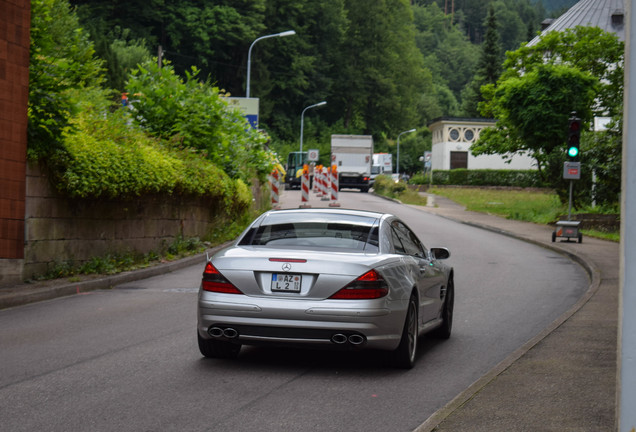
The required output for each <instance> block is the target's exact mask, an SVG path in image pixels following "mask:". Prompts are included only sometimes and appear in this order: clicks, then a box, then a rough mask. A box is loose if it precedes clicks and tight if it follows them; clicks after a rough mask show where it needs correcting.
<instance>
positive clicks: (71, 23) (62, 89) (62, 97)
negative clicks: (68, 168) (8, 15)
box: [28, 0, 103, 159]
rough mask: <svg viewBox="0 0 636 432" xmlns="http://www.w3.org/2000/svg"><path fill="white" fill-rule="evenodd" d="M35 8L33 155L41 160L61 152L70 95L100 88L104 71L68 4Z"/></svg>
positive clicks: (41, 0)
mask: <svg viewBox="0 0 636 432" xmlns="http://www.w3.org/2000/svg"><path fill="white" fill-rule="evenodd" d="M31 8H32V9H31V16H32V20H31V51H30V64H29V110H28V116H29V125H28V135H29V148H28V155H29V158H32V159H39V158H47V157H49V156H51V155H52V154H53V153H54V152H55V151H57V150H60V149H61V147H60V141H61V139H60V138H61V135H62V131H63V129H64V128H65V127H66V126H67V125H68V124H69V116H70V115H71V110H72V104H71V101H70V96H69V90H70V89H73V88H77V87H79V88H82V87H84V88H90V87H94V86H99V85H100V84H101V82H102V80H103V76H102V72H103V69H102V61H101V60H100V59H98V58H96V57H95V56H94V49H93V44H92V43H91V41H90V40H89V38H88V34H87V33H86V32H84V31H83V30H82V28H81V27H80V26H79V22H78V19H77V16H76V15H75V14H74V13H73V12H72V11H71V10H70V8H69V5H68V2H67V0H33V1H32V2H31Z"/></svg>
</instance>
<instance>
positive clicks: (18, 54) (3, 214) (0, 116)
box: [0, 0, 31, 282]
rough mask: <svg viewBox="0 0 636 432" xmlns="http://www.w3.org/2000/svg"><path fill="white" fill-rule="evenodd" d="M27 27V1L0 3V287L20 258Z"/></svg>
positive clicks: (18, 268) (11, 276)
mask: <svg viewBox="0 0 636 432" xmlns="http://www.w3.org/2000/svg"><path fill="white" fill-rule="evenodd" d="M30 21H31V3H30V1H29V0H0V282H2V281H6V280H12V279H15V278H16V276H17V275H19V274H20V272H21V266H22V258H23V257H24V205H25V189H26V187H25V185H26V180H25V168H26V148H27V102H28V93H29V28H30Z"/></svg>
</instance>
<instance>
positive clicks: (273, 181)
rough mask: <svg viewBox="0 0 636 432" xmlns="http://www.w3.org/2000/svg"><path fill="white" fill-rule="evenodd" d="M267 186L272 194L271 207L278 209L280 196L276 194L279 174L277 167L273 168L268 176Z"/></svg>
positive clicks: (278, 186)
mask: <svg viewBox="0 0 636 432" xmlns="http://www.w3.org/2000/svg"><path fill="white" fill-rule="evenodd" d="M269 186H270V190H271V196H272V208H273V209H279V208H280V197H279V195H278V190H279V188H280V175H279V173H278V170H277V169H274V171H272V173H271V174H270V176H269Z"/></svg>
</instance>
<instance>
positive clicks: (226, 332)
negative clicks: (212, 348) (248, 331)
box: [223, 327, 238, 339]
mask: <svg viewBox="0 0 636 432" xmlns="http://www.w3.org/2000/svg"><path fill="white" fill-rule="evenodd" d="M223 336H225V337H226V338H228V339H234V338H235V337H237V336H238V332H237V331H236V330H234V329H233V328H231V327H228V328H226V329H225V330H223Z"/></svg>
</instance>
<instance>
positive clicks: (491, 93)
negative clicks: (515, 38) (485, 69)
mask: <svg viewBox="0 0 636 432" xmlns="http://www.w3.org/2000/svg"><path fill="white" fill-rule="evenodd" d="M623 52H624V44H623V43H622V42H620V41H619V40H618V38H617V37H616V35H614V34H611V33H607V32H605V31H603V30H601V29H599V28H597V27H581V26H579V27H576V28H574V29H568V30H565V31H563V32H549V33H548V34H546V35H544V36H543V37H542V38H541V39H540V40H539V42H538V43H537V44H535V45H532V46H528V45H525V46H523V47H521V48H519V49H518V50H516V51H513V52H508V53H506V60H505V62H504V72H503V73H502V75H501V77H500V78H499V80H498V81H497V84H489V85H486V86H483V87H482V93H483V96H484V102H482V103H480V105H479V107H480V112H481V114H482V115H484V116H489V117H495V118H497V120H498V125H497V128H496V129H490V130H486V131H484V132H485V133H482V135H481V137H480V140H479V142H477V143H476V144H475V145H474V146H473V147H471V151H473V153H474V154H481V153H485V154H502V155H504V154H508V153H515V152H518V151H532V152H534V153H533V155H534V157H535V158H536V159H537V163H538V166H539V168H540V169H542V175H543V176H544V178H545V179H546V180H548V181H550V182H551V183H552V184H554V185H555V187H556V188H557V191H558V192H559V193H560V196H561V198H562V199H564V198H565V192H564V187H565V184H564V183H563V182H562V181H561V180H559V179H560V178H561V177H562V175H561V172H560V167H561V164H562V162H563V160H564V157H563V155H562V154H560V153H559V152H554V150H555V149H556V148H564V146H563V144H564V142H565V137H564V136H563V134H564V133H565V132H564V131H565V129H566V125H567V118H568V117H569V115H570V112H571V111H577V115H578V116H579V117H582V118H583V119H584V120H585V121H586V122H587V123H588V124H589V121H590V120H591V118H592V116H601V117H612V118H613V119H614V125H615V127H614V128H613V129H612V130H610V131H608V132H607V133H605V134H603V136H590V135H588V134H586V133H584V134H583V145H584V148H583V152H582V154H581V162H582V163H583V164H584V166H585V168H586V169H585V171H584V174H585V175H590V173H591V172H592V170H594V171H596V172H597V176H600V177H599V182H601V183H603V184H605V185H613V189H612V187H611V186H607V187H606V190H610V189H612V190H613V192H612V193H608V194H606V195H605V198H606V199H607V200H611V199H613V197H616V196H617V193H618V190H620V184H619V183H618V182H616V178H615V174H616V173H617V172H620V169H621V163H620V157H608V158H606V159H605V161H603V160H602V159H603V153H605V154H607V155H617V154H618V155H620V140H617V139H616V136H620V135H621V134H622V128H621V126H622V121H621V116H622V106H623V63H624V61H623ZM546 68H548V69H549V68H553V69H554V68H570V69H571V70H572V71H577V72H578V74H579V75H580V74H583V75H587V77H588V80H584V81H589V78H591V77H594V78H595V80H596V83H595V84H594V85H593V86H589V85H584V81H580V80H579V79H578V78H577V79H575V76H574V75H572V78H571V79H568V80H565V81H563V84H562V85H563V86H565V87H563V88H561V89H560V88H559V86H556V87H554V89H553V90H550V89H549V88H548V87H547V86H548V84H549V82H545V83H543V82H538V83H537V89H536V91H535V92H534V93H536V94H535V97H533V99H531V100H528V101H525V102H523V103H520V102H521V101H524V99H521V98H519V99H518V100H512V99H511V98H510V96H509V95H508V94H507V93H506V92H507V91H508V90H507V89H508V88H509V87H510V86H513V85H514V84H515V83H518V82H523V81H527V80H529V78H528V77H532V76H533V75H532V74H533V73H535V72H536V71H537V69H543V70H544V71H545V70H547V69H546ZM555 70H556V69H555ZM564 76H565V75H564ZM547 78H549V75H547V76H546V79H547ZM577 86H578V90H577ZM551 91H552V92H553V93H550V92H551ZM590 91H591V92H592V94H591V99H590V101H589V103H588V104H587V105H586V104H583V106H580V105H579V106H575V105H578V104H579V103H580V102H581V101H584V100H585V99H587V98H589V97H590V94H588V93H589V92H590ZM540 92H543V96H541V97H539V95H540ZM575 92H576V93H577V94H576V95H575V94H574V93H575ZM568 95H570V96H568ZM573 96H577V97H576V98H573ZM565 101H569V104H570V105H568V104H564V102H565ZM515 104H519V105H518V106H515ZM509 110H512V111H520V113H519V114H520V115H517V116H516V118H515V117H510V116H509V115H508V111H509ZM537 110H543V115H540V114H541V113H540V112H537ZM522 111H526V112H525V113H524V112H522ZM521 114H523V115H521ZM522 118H525V119H526V121H525V122H524V121H518V120H519V119H522ZM520 125H525V126H527V127H525V128H523V129H522V128H521V127H520ZM537 125H540V127H537ZM596 145H598V146H599V148H597V147H596ZM612 146H613V147H612ZM600 148H602V149H603V150H599V149H600ZM597 166H598V169H597ZM601 177H602V178H601ZM582 183H583V182H580V183H579V188H577V190H578V192H579V193H585V194H586V196H587V197H588V199H589V196H591V193H589V192H590V191H589V190H585V188H584V187H583V186H584V185H583V184H582ZM590 184H591V183H590ZM608 188H609V189H608Z"/></svg>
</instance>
